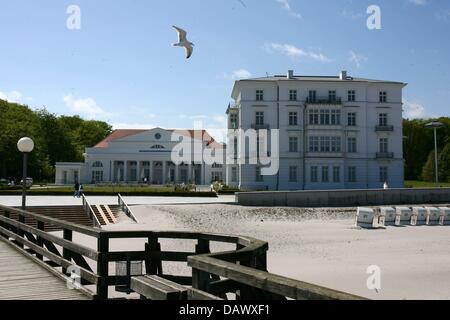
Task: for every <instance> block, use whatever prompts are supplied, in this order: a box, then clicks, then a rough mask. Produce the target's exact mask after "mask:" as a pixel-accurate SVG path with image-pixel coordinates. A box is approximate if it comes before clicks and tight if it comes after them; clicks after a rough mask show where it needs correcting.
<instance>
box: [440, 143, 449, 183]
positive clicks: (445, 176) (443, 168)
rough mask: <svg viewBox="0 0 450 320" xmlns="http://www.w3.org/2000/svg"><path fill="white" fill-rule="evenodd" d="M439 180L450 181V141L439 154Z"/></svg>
mask: <svg viewBox="0 0 450 320" xmlns="http://www.w3.org/2000/svg"><path fill="white" fill-rule="evenodd" d="M439 180H440V181H443V182H450V143H447V144H446V145H445V147H444V149H442V151H441V153H440V155H439Z"/></svg>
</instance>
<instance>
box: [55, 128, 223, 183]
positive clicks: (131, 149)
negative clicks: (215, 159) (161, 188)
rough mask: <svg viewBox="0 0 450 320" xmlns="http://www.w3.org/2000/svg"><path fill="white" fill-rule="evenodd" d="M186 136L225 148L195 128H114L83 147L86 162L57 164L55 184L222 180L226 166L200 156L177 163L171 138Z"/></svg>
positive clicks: (205, 145)
mask: <svg viewBox="0 0 450 320" xmlns="http://www.w3.org/2000/svg"><path fill="white" fill-rule="evenodd" d="M174 133H175V136H177V135H179V136H189V137H188V138H189V139H190V140H191V141H194V140H195V139H197V140H199V141H200V142H199V145H201V149H202V152H203V150H205V149H215V148H224V145H222V144H220V143H217V142H216V141H215V140H214V139H213V138H212V137H211V136H210V135H209V134H208V133H207V132H206V131H204V130H203V131H202V130H198V131H194V130H187V131H181V130H176V131H175V130H166V129H161V128H155V129H151V130H116V131H114V132H113V133H112V134H111V135H110V136H109V137H107V138H106V139H104V140H103V141H101V142H99V143H98V144H97V145H96V146H94V147H93V148H86V153H85V163H57V164H56V176H55V183H56V184H61V185H64V184H73V183H75V182H81V183H84V184H100V183H106V184H108V183H131V184H137V183H144V182H145V183H148V184H160V185H165V184H170V183H183V182H184V183H186V184H187V183H194V184H197V185H209V184H210V183H211V182H212V181H216V180H218V181H223V180H224V179H225V166H224V165H222V164H219V163H218V164H212V165H209V164H206V163H205V162H204V161H203V160H200V161H198V160H196V159H203V158H202V155H197V157H194V154H193V152H194V151H193V149H192V152H191V153H192V154H191V156H190V159H192V161H188V162H183V163H178V164H176V161H173V157H172V150H173V148H174V147H175V146H176V145H177V144H178V143H179V141H173V137H174Z"/></svg>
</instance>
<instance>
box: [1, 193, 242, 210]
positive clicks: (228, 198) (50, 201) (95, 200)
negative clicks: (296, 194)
mask: <svg viewBox="0 0 450 320" xmlns="http://www.w3.org/2000/svg"><path fill="white" fill-rule="evenodd" d="M123 198H124V199H125V202H126V203H127V204H129V205H153V204H154V205H164V204H208V203H233V202H234V201H235V197H234V195H225V196H219V197H218V198H204V197H192V198H187V197H123ZM87 199H88V201H89V202H90V204H92V205H95V204H117V196H88V197H87ZM0 204H1V205H4V206H9V207H15V206H20V205H21V204H22V198H21V197H20V196H0ZM27 205H29V206H60V205H81V199H78V198H74V197H71V196H28V197H27Z"/></svg>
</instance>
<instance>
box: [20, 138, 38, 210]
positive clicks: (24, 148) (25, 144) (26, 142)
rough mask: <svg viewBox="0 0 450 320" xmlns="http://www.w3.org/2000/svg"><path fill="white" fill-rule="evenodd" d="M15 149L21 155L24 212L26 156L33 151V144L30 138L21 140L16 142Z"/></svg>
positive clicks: (23, 204)
mask: <svg viewBox="0 0 450 320" xmlns="http://www.w3.org/2000/svg"><path fill="white" fill-rule="evenodd" d="M17 149H19V151H20V152H22V153H23V171H22V210H25V204H26V194H27V160H28V154H29V153H30V152H31V151H33V149H34V142H33V140H31V139H30V138H27V137H25V138H22V139H20V140H19V141H18V142H17Z"/></svg>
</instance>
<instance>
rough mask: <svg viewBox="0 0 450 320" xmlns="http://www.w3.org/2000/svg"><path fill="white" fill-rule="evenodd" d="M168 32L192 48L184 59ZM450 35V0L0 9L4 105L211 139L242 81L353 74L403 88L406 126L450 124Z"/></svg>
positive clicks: (236, 0)
mask: <svg viewBox="0 0 450 320" xmlns="http://www.w3.org/2000/svg"><path fill="white" fill-rule="evenodd" d="M73 5H75V6H77V7H76V8H79V10H80V11H79V12H80V15H79V20H77V17H78V16H74V15H73V14H74V13H75V12H74V11H72V8H71V6H73ZM371 5H376V6H378V7H379V9H380V16H379V17H380V21H381V26H380V27H381V29H369V28H368V26H367V20H368V18H369V17H370V16H371V15H372V12H369V13H367V9H368V7H369V6H371ZM68 9H70V10H69V11H68ZM74 17H75V19H74ZM74 21H75V22H74ZM78 21H79V28H73V26H75V27H78V25H77V24H76V23H77V22H78ZM68 22H69V27H68ZM74 23H75V24H74ZM172 25H176V26H179V27H181V28H184V29H185V30H186V31H187V32H188V39H189V40H190V41H192V42H193V43H194V44H195V48H194V54H193V56H192V57H191V58H190V59H189V60H186V58H185V52H184V50H183V49H182V48H176V47H172V43H174V42H177V33H176V32H175V30H174V29H173V28H172ZM449 36H450V1H447V0H370V1H365V0H314V1H313V0H190V1H187V0H165V1H156V0H151V1H150V0H126V1H125V0H109V1H108V0H95V1H92V0H71V1H65V0H40V1H32V0H27V1H25V0H14V1H12V0H10V1H5V0H0V39H1V44H0V47H1V50H0V99H6V100H9V101H12V102H19V103H22V104H26V105H29V106H30V107H32V108H42V107H44V106H45V107H46V108H47V109H48V110H49V111H50V112H53V113H56V114H58V115H80V116H81V117H83V118H85V119H96V120H103V121H108V122H109V123H111V124H112V125H113V127H114V128H115V129H119V128H152V127H155V126H158V127H164V128H192V127H193V126H194V121H202V122H203V125H204V126H205V127H206V128H209V129H210V131H212V132H213V134H214V130H215V129H217V128H222V127H224V126H225V121H226V116H225V111H226V107H227V105H228V103H229V102H230V101H231V98H230V95H231V90H232V87H233V83H234V81H235V80H237V79H240V78H248V77H259V76H265V75H267V74H269V75H273V74H285V73H286V72H287V70H289V69H293V70H295V74H296V75H338V74H339V72H340V71H341V70H347V71H348V73H349V75H351V76H355V77H366V78H374V79H382V80H393V81H403V82H406V83H408V86H407V87H406V88H405V90H404V103H405V106H404V110H405V113H404V116H405V117H408V118H427V117H438V116H450V72H449V71H450V62H449V58H450V41H449V38H450V37H449ZM0 116H1V115H0ZM219 140H221V139H220V138H219Z"/></svg>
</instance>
